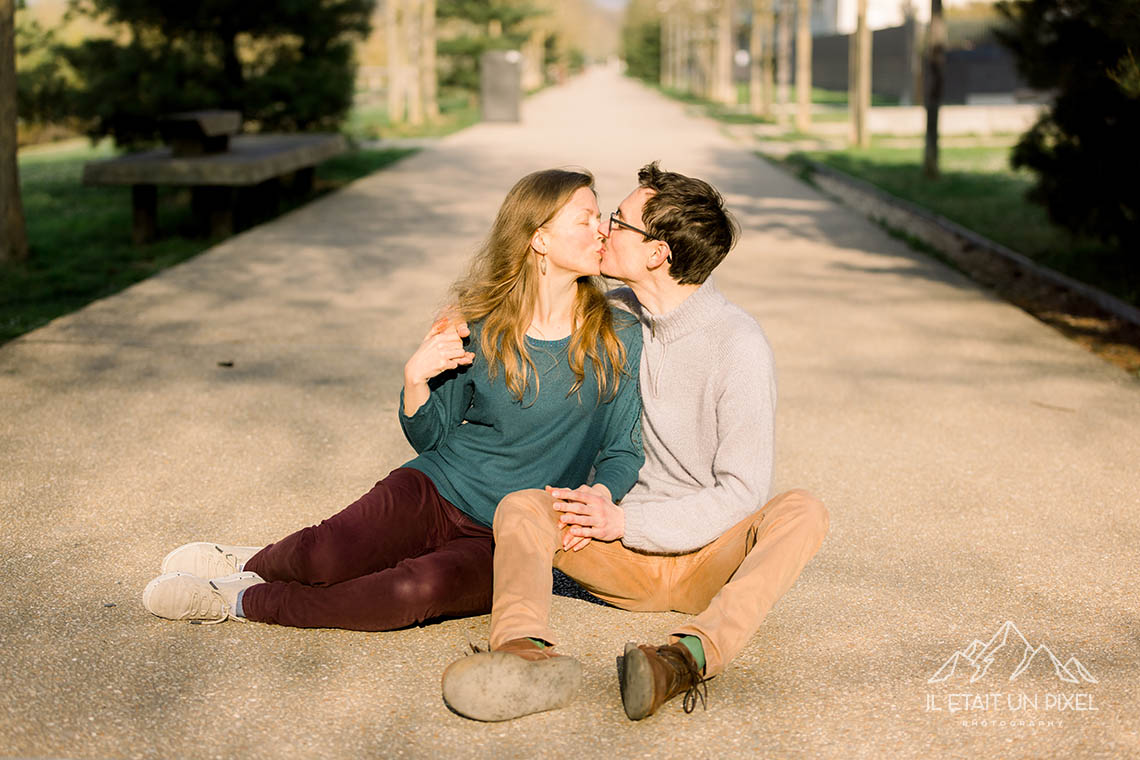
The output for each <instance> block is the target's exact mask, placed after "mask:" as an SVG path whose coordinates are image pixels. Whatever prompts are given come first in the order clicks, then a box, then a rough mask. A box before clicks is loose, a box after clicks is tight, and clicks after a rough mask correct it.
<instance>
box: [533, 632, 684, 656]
mask: <svg viewBox="0 0 1140 760" xmlns="http://www.w3.org/2000/svg"><path fill="white" fill-rule="evenodd" d="M527 641H530V642H532V643H534V644H537V645H538V648H539V649H546V642H545V641H543V640H542V639H532V638H530V637H529V636H528V637H527ZM701 657H704V654H703V653H702V654H701Z"/></svg>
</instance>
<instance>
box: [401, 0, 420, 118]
mask: <svg viewBox="0 0 1140 760" xmlns="http://www.w3.org/2000/svg"><path fill="white" fill-rule="evenodd" d="M422 24H423V0H404V23H403V24H402V26H403V29H404V33H403V35H402V36H403V38H404V44H405V45H406V47H405V49H404V77H403V78H404V88H405V90H404V91H405V95H406V97H407V108H408V123H409V124H412V125H415V126H419V125H420V124H423V123H424V99H423V92H422V89H421V87H422V85H423V78H422V76H421V68H422V67H421V66H420V63H421V59H420V56H421V53H422V51H421V50H420V43H421V42H423V37H422V36H421V33H420V27H421V26H422Z"/></svg>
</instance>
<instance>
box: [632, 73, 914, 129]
mask: <svg viewBox="0 0 1140 760" xmlns="http://www.w3.org/2000/svg"><path fill="white" fill-rule="evenodd" d="M647 84H649V85H650V86H651V87H655V88H656V89H657V90H658V91H660V92H661V93H662V94H663V95H665V96H667V97H670V98H672V99H673V100H679V101H680V102H682V103H687V104H689V105H694V106H701V107H703V108H704V112H705V115H706V116H708V117H709V118H712V119H716V120H717V121H720V122H724V123H725V124H772V123H775V120H774V119H765V118H763V117H761V116H755V115H753V114H751V113H749V111H748V102H749V90H748V84H747V83H743V82H738V83H737V85H736V104H735V105H726V104H724V103H715V102H713V101H711V100H706V99H705V98H703V97H701V96H699V95H694V94H692V93H689V92H685V91H683V90H673V89H669V88H666V87H662V86H660V85H657V84H655V83H653V82H648V83H647ZM795 102H796V88H795V85H792V86H790V87H788V103H790V104H792V105H795ZM811 102H812V104H813V105H822V106H830V107H831V108H829V109H827V110H826V111H824V112H822V113H820V112H817V113H814V114H812V121H816V122H835V121H847V119H848V118H849V117H848V114H847V92H846V91H840V90H821V89H819V88H816V87H813V88H812V90H811ZM871 105H873V106H896V105H898V98H892V97H887V96H885V95H872V96H871Z"/></svg>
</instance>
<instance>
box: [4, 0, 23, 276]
mask: <svg viewBox="0 0 1140 760" xmlns="http://www.w3.org/2000/svg"><path fill="white" fill-rule="evenodd" d="M15 14H16V7H15V1H14V0H0V262H8V261H23V260H25V259H27V258H28V233H27V229H26V228H25V226H24V207H23V204H22V203H21V202H20V166H19V162H18V161H17V151H18V145H17V138H16V40H15V33H16V31H15V25H16V17H15Z"/></svg>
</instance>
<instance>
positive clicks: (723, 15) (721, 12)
mask: <svg viewBox="0 0 1140 760" xmlns="http://www.w3.org/2000/svg"><path fill="white" fill-rule="evenodd" d="M734 5H735V2H734V0H719V2H718V3H717V6H716V53H715V55H716V61H715V64H714V68H713V72H714V74H713V76H715V77H716V79H715V80H714V82H713V98H714V99H715V100H716V101H717V102H718V103H725V104H727V105H732V104H734V103H736V86H735V84H734V83H733V81H732V56H733V53H734V52H735V50H734V48H735V47H736V45H735V44H734V42H733V34H732V11H733V6H734Z"/></svg>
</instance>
